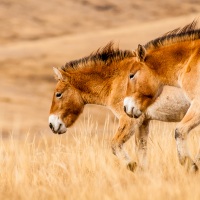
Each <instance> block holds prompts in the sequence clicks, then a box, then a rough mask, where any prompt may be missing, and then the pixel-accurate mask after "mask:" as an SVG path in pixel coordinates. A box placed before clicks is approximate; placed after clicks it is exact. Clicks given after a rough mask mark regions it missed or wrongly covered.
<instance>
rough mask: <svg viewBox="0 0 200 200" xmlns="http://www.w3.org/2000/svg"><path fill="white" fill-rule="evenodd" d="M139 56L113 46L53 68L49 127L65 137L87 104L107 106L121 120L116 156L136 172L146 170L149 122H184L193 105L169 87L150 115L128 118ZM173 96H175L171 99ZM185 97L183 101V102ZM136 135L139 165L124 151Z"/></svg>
mask: <svg viewBox="0 0 200 200" xmlns="http://www.w3.org/2000/svg"><path fill="white" fill-rule="evenodd" d="M134 58H135V54H134V53H133V52H132V51H130V50H123V51H122V50H119V48H118V47H117V48H116V47H114V44H113V42H110V43H109V44H107V45H106V46H105V47H103V48H100V49H99V50H97V51H96V52H94V53H92V54H91V55H89V56H87V57H84V58H81V59H78V60H74V61H70V62H68V63H66V64H65V65H64V66H62V67H59V68H53V70H54V72H55V78H56V80H57V84H56V87H55V90H54V94H53V99H52V105H51V108H50V115H49V127H50V128H51V130H52V131H53V132H54V133H57V134H62V133H65V132H66V131H67V129H68V128H69V127H70V126H71V125H72V124H73V123H74V122H75V121H76V120H77V118H78V116H79V115H80V114H81V113H82V112H83V109H84V106H85V105H86V104H97V105H102V106H106V107H107V108H108V109H110V110H111V111H112V112H113V113H114V115H115V116H116V117H117V118H118V119H119V126H118V129H117V132H116V133H115V134H114V136H113V139H112V141H111V148H112V152H113V153H114V154H115V155H116V156H118V157H119V158H120V159H122V161H123V162H124V163H125V165H126V166H127V168H128V169H129V170H131V171H134V170H135V168H136V166H138V168H145V165H146V151H147V138H148V133H149V122H150V120H152V119H155V120H161V121H169V122H170V121H171V122H174V121H180V120H181V119H182V117H183V116H184V115H185V113H186V112H187V109H188V108H189V106H190V103H189V102H188V101H187V99H186V98H184V95H183V93H182V92H181V90H180V89H178V88H173V87H170V86H166V87H165V88H164V89H163V92H162V94H161V95H160V100H158V101H156V102H155V103H154V104H153V105H152V106H151V107H150V108H149V109H148V110H147V112H146V113H145V114H144V115H142V116H141V117H140V118H138V119H132V118H130V117H128V116H127V115H126V114H125V112H124V109H123V99H124V98H125V96H126V88H127V83H128V80H127V81H124V80H125V79H127V78H126V77H127V76H128V74H129V71H130V68H131V66H132V65H131V63H132V60H133V59H134ZM171 94H173V96H171ZM180 96H182V99H184V100H183V101H179V97H180ZM134 133H135V139H136V140H135V141H136V156H137V158H138V164H137V163H136V162H134V161H131V159H130V158H129V155H128V154H127V153H126V151H125V150H124V149H123V145H124V143H125V142H126V141H127V140H128V139H129V138H130V137H131V136H132V135H133V134H134Z"/></svg>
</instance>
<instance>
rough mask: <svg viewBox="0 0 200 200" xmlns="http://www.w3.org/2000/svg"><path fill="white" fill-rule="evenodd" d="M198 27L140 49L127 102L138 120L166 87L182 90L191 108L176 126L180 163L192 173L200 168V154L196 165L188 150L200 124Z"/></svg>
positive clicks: (193, 26)
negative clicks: (194, 131) (191, 132)
mask: <svg viewBox="0 0 200 200" xmlns="http://www.w3.org/2000/svg"><path fill="white" fill-rule="evenodd" d="M196 24H197V21H193V22H192V23H190V24H188V25H186V26H185V27H183V28H178V29H176V30H173V31H170V32H168V33H167V34H165V35H164V36H162V37H159V38H157V39H154V40H152V41H150V42H148V43H147V44H146V45H144V46H143V45H138V48H137V49H136V50H135V51H134V52H135V56H136V57H135V59H134V61H133V63H132V67H131V70H130V73H129V75H128V79H129V81H128V84H127V94H126V98H125V99H124V107H125V112H126V113H127V114H128V115H129V116H131V117H134V118H137V117H139V116H140V115H141V114H142V113H143V112H146V110H148V108H149V107H151V105H153V103H154V102H155V101H157V99H159V98H160V95H161V94H162V90H163V87H164V86H167V85H168V86H172V87H176V88H180V89H181V91H182V92H183V94H184V97H185V98H186V99H187V101H188V102H189V103H190V107H189V109H188V110H187V112H186V113H185V115H184V117H183V119H182V120H181V121H180V122H179V123H178V124H177V126H176V129H175V140H176V144H177V152H178V157H179V161H180V163H181V164H182V165H184V166H186V167H187V169H188V170H189V171H190V170H191V171H197V170H198V165H199V164H200V153H199V155H197V159H196V160H195V161H193V160H192V158H191V156H190V155H189V150H188V147H187V136H188V134H189V132H190V131H191V130H192V129H193V128H195V127H196V126H197V125H199V124H200V29H197V28H196ZM125 82H126V81H125ZM173 95H174V94H170V96H173ZM182 98H183V96H180V97H179V100H180V101H182ZM183 101H185V100H183Z"/></svg>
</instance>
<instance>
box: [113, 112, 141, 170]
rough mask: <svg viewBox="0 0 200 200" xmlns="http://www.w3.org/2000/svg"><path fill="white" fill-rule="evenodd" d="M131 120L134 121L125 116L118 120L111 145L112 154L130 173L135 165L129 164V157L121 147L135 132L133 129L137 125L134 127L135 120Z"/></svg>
mask: <svg viewBox="0 0 200 200" xmlns="http://www.w3.org/2000/svg"><path fill="white" fill-rule="evenodd" d="M133 120H134V119H131V118H129V117H127V116H123V117H121V118H120V120H119V127H118V130H117V132H116V134H115V135H114V137H113V139H112V143H111V146H112V151H113V154H114V155H116V156H117V157H118V158H119V159H121V160H122V161H123V162H124V163H125V165H126V166H127V167H128V169H130V170H131V171H134V170H135V168H136V166H137V165H136V162H131V160H130V158H129V155H128V154H127V152H126V151H125V150H124V148H123V145H124V143H125V142H126V141H127V140H128V139H129V138H130V137H131V136H132V135H133V134H134V132H135V130H134V128H135V127H137V125H136V124H135V126H134V121H135V120H134V121H133Z"/></svg>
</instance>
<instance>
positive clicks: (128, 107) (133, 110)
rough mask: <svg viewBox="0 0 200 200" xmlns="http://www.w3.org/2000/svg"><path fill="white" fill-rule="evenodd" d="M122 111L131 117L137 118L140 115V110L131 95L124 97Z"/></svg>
mask: <svg viewBox="0 0 200 200" xmlns="http://www.w3.org/2000/svg"><path fill="white" fill-rule="evenodd" d="M124 112H125V113H126V114H127V115H128V116H129V117H131V118H138V117H140V116H141V115H142V112H141V111H140V109H138V108H137V107H136V105H135V102H134V101H133V98H132V97H126V98H125V99H124Z"/></svg>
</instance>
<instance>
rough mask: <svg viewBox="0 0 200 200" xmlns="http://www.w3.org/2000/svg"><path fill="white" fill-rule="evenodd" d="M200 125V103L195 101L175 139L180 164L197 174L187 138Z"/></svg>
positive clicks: (179, 126) (178, 127)
mask: <svg viewBox="0 0 200 200" xmlns="http://www.w3.org/2000/svg"><path fill="white" fill-rule="evenodd" d="M199 124H200V105H199V103H198V101H193V102H192V103H191V106H190V108H189V109H188V111H187V113H186V115H185V116H184V118H183V119H182V121H181V122H180V123H179V124H178V126H177V128H176V130H175V139H176V145H177V151H178V157H179V162H180V163H181V165H184V166H186V168H187V170H188V171H193V172H196V171H197V170H198V167H197V165H196V163H195V162H194V161H193V160H192V158H191V157H190V154H189V151H188V146H187V137H188V133H189V132H190V131H191V130H192V129H193V128H195V127H196V126H198V125H199Z"/></svg>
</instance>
